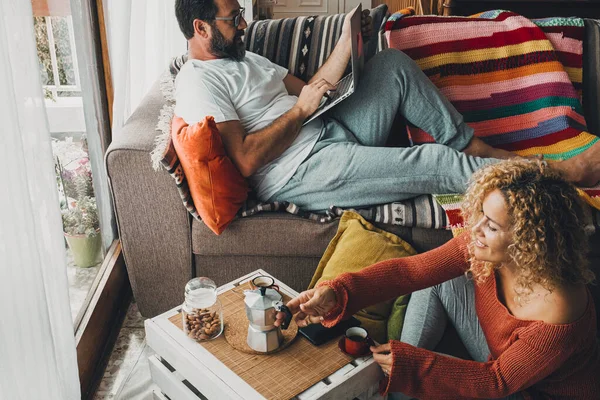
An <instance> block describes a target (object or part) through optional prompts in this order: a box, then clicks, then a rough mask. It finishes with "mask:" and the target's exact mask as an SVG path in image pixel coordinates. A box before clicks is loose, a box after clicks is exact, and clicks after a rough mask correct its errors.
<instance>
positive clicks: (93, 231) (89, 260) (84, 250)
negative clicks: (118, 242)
mask: <svg viewBox="0 0 600 400" xmlns="http://www.w3.org/2000/svg"><path fill="white" fill-rule="evenodd" d="M62 221H63V230H64V233H65V238H66V239H67V243H68V245H69V248H70V249H71V252H72V253H73V261H74V262H75V264H76V265H77V266H79V267H91V266H93V265H96V264H97V263H98V256H99V255H100V249H101V247H102V238H101V236H100V229H99V228H100V227H99V221H98V209H97V207H96V200H95V199H94V198H93V197H90V196H81V197H79V198H78V199H77V201H76V202H74V204H73V205H71V206H70V207H69V208H67V209H66V210H64V211H63V213H62Z"/></svg>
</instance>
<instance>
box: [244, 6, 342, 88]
mask: <svg viewBox="0 0 600 400" xmlns="http://www.w3.org/2000/svg"><path fill="white" fill-rule="evenodd" d="M343 22H344V14H337V15H329V16H317V17H296V18H284V19H274V20H263V21H253V22H252V23H250V25H248V28H247V29H246V35H245V38H244V41H245V42H246V49H248V50H249V51H251V52H253V53H256V54H260V55H261V56H264V57H266V58H268V59H269V60H271V61H273V62H274V63H276V64H279V65H281V66H282V67H284V68H287V69H288V71H289V73H290V74H292V75H295V76H297V77H298V78H300V79H302V80H303V81H305V82H308V80H310V78H312V76H313V75H314V74H315V73H316V72H317V70H318V69H319V67H320V66H321V65H322V64H323V63H324V62H325V60H327V57H329V54H331V52H332V51H333V48H334V47H335V44H336V43H337V41H338V39H339V37H340V34H341V32H342V24H343Z"/></svg>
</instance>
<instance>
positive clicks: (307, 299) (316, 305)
mask: <svg viewBox="0 0 600 400" xmlns="http://www.w3.org/2000/svg"><path fill="white" fill-rule="evenodd" d="M336 304H337V299H336V297H335V292H334V291H333V289H331V288H330V287H329V286H319V287H318V288H316V289H310V290H305V291H304V292H302V293H300V294H299V295H298V297H296V298H293V299H292V300H290V301H289V302H288V303H287V304H286V305H287V307H288V308H289V309H290V311H291V312H292V314H296V316H295V317H294V319H295V320H296V323H297V324H298V326H299V327H300V328H302V327H304V326H307V325H309V324H316V323H318V322H321V320H322V319H323V316H324V315H325V314H327V313H328V312H329V311H331V310H332V309H333V307H335V305H336ZM284 317H285V314H284V313H282V312H278V313H277V317H276V318H277V319H276V320H275V326H280V325H281V321H282V320H283V318H284Z"/></svg>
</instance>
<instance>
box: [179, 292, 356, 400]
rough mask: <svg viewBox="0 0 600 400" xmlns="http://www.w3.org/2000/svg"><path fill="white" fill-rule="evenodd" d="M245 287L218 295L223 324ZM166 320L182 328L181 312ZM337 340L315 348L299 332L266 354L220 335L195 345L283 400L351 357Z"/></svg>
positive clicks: (262, 390)
mask: <svg viewBox="0 0 600 400" xmlns="http://www.w3.org/2000/svg"><path fill="white" fill-rule="evenodd" d="M245 289H249V286H247V285H240V286H238V287H236V288H234V289H231V290H228V291H226V292H224V293H222V294H220V295H219V300H221V305H222V306H223V321H224V323H225V324H227V322H228V315H231V314H233V313H236V312H238V311H239V310H240V309H244V290H245ZM169 321H171V322H172V323H173V324H174V325H175V326H177V327H178V328H179V329H181V330H183V327H182V324H181V314H177V315H174V316H172V317H171V318H169ZM189 340H192V339H189ZM337 342H338V341H337V340H331V341H330V342H328V343H325V344H322V345H320V346H319V347H317V346H313V345H312V344H311V343H310V342H309V341H308V340H306V338H304V337H303V336H301V335H298V338H296V340H295V341H294V342H293V343H292V344H291V345H290V346H289V347H288V348H286V349H283V350H281V351H280V352H277V353H273V354H269V355H256V354H247V353H244V352H241V351H239V350H236V349H234V348H233V347H231V346H230V345H229V343H227V341H226V340H225V337H224V335H223V334H221V335H220V336H219V337H218V338H216V339H214V340H211V341H208V342H202V343H198V345H199V346H203V347H204V348H205V349H207V350H208V351H210V352H211V353H212V354H213V355H214V356H215V357H216V358H217V359H219V361H221V362H222V363H223V364H225V365H226V366H227V368H229V369H231V370H232V371H233V372H234V373H235V374H236V375H238V376H239V377H240V378H242V379H243V380H244V381H246V383H248V384H249V385H250V386H252V387H253V388H254V389H255V390H256V391H257V392H259V393H260V394H261V395H263V396H264V397H265V398H267V399H273V400H285V399H290V398H292V397H294V396H296V395H298V394H300V393H302V392H303V391H305V390H306V389H308V388H309V387H311V386H313V385H314V384H316V383H317V382H320V381H321V380H322V379H323V378H326V377H328V376H329V375H331V374H333V373H334V372H335V371H337V370H338V369H340V368H342V367H343V366H344V365H346V364H348V363H349V362H350V361H352V360H353V359H352V358H351V357H350V356H347V355H345V354H344V353H342V352H341V351H340V349H339V348H338V345H337Z"/></svg>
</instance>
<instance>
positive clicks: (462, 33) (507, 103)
mask: <svg viewBox="0 0 600 400" xmlns="http://www.w3.org/2000/svg"><path fill="white" fill-rule="evenodd" d="M449 26H452V29H449ZM443 32H447V34H445V35H438V33H443ZM386 36H387V38H388V41H389V45H390V47H392V48H397V49H399V50H402V51H404V52H405V53H406V54H407V55H408V56H409V57H411V58H412V59H414V60H415V62H416V63H417V65H419V67H420V68H421V69H422V70H423V72H424V73H425V75H427V76H428V77H429V78H430V79H431V81H432V82H433V83H434V84H435V85H436V86H437V87H438V88H439V89H440V91H441V92H442V93H443V94H444V95H445V96H446V97H447V98H448V99H449V100H450V102H451V103H452V104H453V105H454V106H455V108H456V109H457V110H458V111H459V112H460V113H461V114H462V115H463V117H464V121H465V122H466V123H467V124H468V125H469V126H471V127H472V128H473V129H474V131H475V135H476V136H478V137H480V138H481V139H482V140H483V141H484V142H486V143H487V144H489V145H491V146H493V147H497V148H501V149H505V150H509V151H512V152H515V153H517V154H519V155H521V156H531V155H535V154H543V156H544V158H545V159H546V160H549V161H557V160H561V159H568V158H571V157H573V156H575V155H577V154H580V153H581V152H583V151H585V150H586V149H587V148H589V147H590V146H592V145H593V144H595V143H596V142H598V140H599V139H598V137H597V136H595V135H593V134H590V133H589V132H587V131H586V129H587V128H586V122H585V118H584V117H583V108H582V105H581V102H580V92H578V90H580V89H581V88H582V75H581V69H582V54H583V44H582V43H583V39H584V37H585V27H584V21H583V19H581V18H546V19H541V20H533V21H532V20H529V19H527V18H525V17H523V16H520V15H518V14H515V13H512V12H509V11H502V10H494V11H488V12H484V13H481V14H477V15H475V16H473V17H451V18H449V17H434V16H427V17H420V16H408V17H406V16H404V15H402V14H394V15H393V16H392V17H390V19H389V20H388V22H387V24H386ZM583 89H584V91H585V90H586V88H583ZM408 119H409V120H410V116H408ZM410 135H411V137H412V139H413V141H414V142H415V143H426V142H432V141H433V138H432V137H431V136H430V135H428V134H427V133H426V132H424V131H422V130H421V129H419V128H418V127H411V128H410ZM580 193H581V195H582V197H583V198H584V199H585V200H586V201H587V202H588V203H589V204H590V205H592V206H593V207H596V208H598V209H600V185H599V186H597V187H594V188H583V189H581V190H580ZM445 210H446V211H447V212H449V211H451V210H449V209H448V208H447V207H445Z"/></svg>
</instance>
